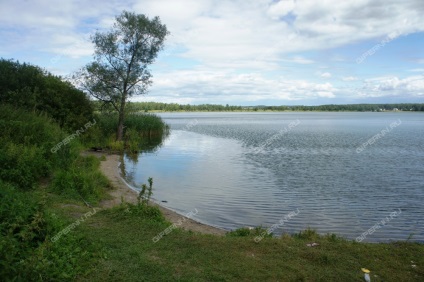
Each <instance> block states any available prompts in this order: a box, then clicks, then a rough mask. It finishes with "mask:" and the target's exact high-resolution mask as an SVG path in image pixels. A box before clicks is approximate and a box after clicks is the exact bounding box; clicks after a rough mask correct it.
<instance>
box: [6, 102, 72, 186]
mask: <svg viewBox="0 0 424 282" xmlns="http://www.w3.org/2000/svg"><path fill="white" fill-rule="evenodd" d="M0 131H1V132H2V135H1V137H0V179H3V180H4V181H8V182H11V183H14V184H15V185H16V186H17V187H19V188H21V189H26V190H28V189H31V188H33V187H35V186H37V184H38V181H39V180H40V179H41V178H43V177H48V176H49V175H50V173H51V170H52V169H53V168H66V167H67V165H68V163H69V161H70V160H71V159H72V158H74V157H75V155H76V154H77V148H76V146H77V143H76V142H73V143H70V144H68V145H66V146H63V147H62V148H61V149H60V150H58V151H57V152H56V153H52V152H51V149H52V148H53V147H54V146H55V145H56V144H57V143H58V142H60V141H61V140H63V138H64V136H65V134H64V133H63V132H62V131H61V130H60V128H59V127H58V126H57V125H55V124H54V123H53V122H52V121H51V120H50V119H49V118H47V117H44V116H38V115H36V114H33V113H28V112H26V111H25V110H22V109H14V108H13V107H11V106H9V105H0Z"/></svg>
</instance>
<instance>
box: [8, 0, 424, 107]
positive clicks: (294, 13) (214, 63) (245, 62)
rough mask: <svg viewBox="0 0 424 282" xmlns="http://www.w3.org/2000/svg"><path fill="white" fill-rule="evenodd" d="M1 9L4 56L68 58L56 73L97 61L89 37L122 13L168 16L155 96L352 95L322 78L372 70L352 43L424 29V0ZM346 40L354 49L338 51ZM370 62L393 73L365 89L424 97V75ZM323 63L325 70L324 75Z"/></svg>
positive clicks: (156, 2)
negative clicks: (359, 62) (357, 61)
mask: <svg viewBox="0 0 424 282" xmlns="http://www.w3.org/2000/svg"><path fill="white" fill-rule="evenodd" d="M1 6H2V8H1V9H0V25H1V26H2V28H0V37H1V38H2V39H3V40H2V44H1V45H0V55H1V56H4V57H7V58H11V57H13V58H16V59H19V60H21V61H22V60H24V61H30V62H32V63H34V62H36V63H38V62H41V66H44V67H46V66H47V65H49V64H50V63H51V60H52V59H55V58H56V59H57V58H59V59H60V60H61V62H63V64H61V65H59V64H57V65H54V66H53V67H54V68H52V70H57V71H58V72H60V74H63V73H65V72H66V71H68V72H71V71H73V70H75V65H76V63H77V62H78V63H80V60H82V59H84V58H86V60H87V61H88V60H89V59H90V57H91V56H90V55H91V54H92V52H93V47H92V46H91V43H90V42H89V40H87V35H89V34H90V33H92V32H93V30H94V29H95V28H100V29H102V28H107V27H110V26H111V24H112V23H113V21H114V16H115V15H117V14H119V13H120V12H121V11H122V10H124V9H125V10H129V11H135V12H137V13H143V14H146V15H148V16H150V17H153V16H156V15H158V16H160V17H161V20H162V22H163V23H165V24H166V25H167V27H168V29H169V30H170V32H171V35H170V37H169V38H168V40H167V42H166V44H167V49H166V50H165V52H168V53H167V55H166V56H162V58H161V59H160V60H158V64H156V65H155V72H154V76H155V85H154V86H153V88H152V91H151V93H152V94H154V95H157V93H160V91H162V90H163V91H164V93H163V94H161V95H162V96H160V97H161V99H165V98H166V97H178V99H180V101H188V100H190V101H200V100H202V99H203V100H205V99H206V100H214V101H215V102H220V101H221V100H222V101H224V100H225V101H228V100H229V99H230V100H233V101H235V103H237V99H239V101H246V100H254V101H260V100H261V99H262V100H267V99H268V100H270V99H277V100H284V99H287V100H297V99H319V98H320V97H321V98H336V97H339V96H343V97H345V96H349V95H351V94H352V93H357V92H358V91H356V90H354V89H345V90H343V89H340V88H337V87H335V86H334V85H332V84H327V83H324V84H323V83H316V82H314V80H315V79H317V77H320V78H322V79H330V78H332V74H333V75H334V74H336V73H337V77H342V78H341V80H343V81H355V80H359V78H358V77H361V80H363V79H364V75H362V73H361V72H364V67H365V66H364V65H361V66H358V65H356V64H355V63H354V61H353V60H354V59H355V57H356V56H359V55H361V54H362V53H363V52H365V51H367V48H365V50H358V49H350V47H351V46H355V47H354V48H359V47H357V46H358V45H356V44H358V43H361V42H364V41H366V40H372V42H371V43H370V46H369V48H371V47H372V46H373V45H374V44H375V43H376V42H380V41H381V40H382V39H394V38H397V40H399V41H400V40H402V39H403V38H405V35H407V34H410V33H414V32H423V31H424V17H422V16H421V14H422V11H423V10H424V1H422V0H404V1H398V0H385V1H383V0H349V1H333V0H321V1H318V2H317V1H315V0H301V1H299V0H297V1H294V0H281V1H274V0H234V1H218V0H127V1H120V0H111V1H106V2H104V1H100V0H93V1H82V0H70V1H64V2H61V3H60V4H59V3H57V2H55V1H52V0H40V1H25V0H16V1H8V2H4V3H2V4H1ZM367 43H368V42H367ZM394 45H396V44H393V45H390V46H391V47H388V48H392V47H393V48H395V46H394ZM341 46H347V49H348V50H349V51H350V53H348V52H337V53H336V52H334V53H335V54H334V53H332V52H333V51H334V50H335V48H342V47H341ZM388 46H389V45H388ZM360 48H363V44H362V45H361V47H360ZM171 51H172V52H171ZM326 52H328V53H326ZM353 52H356V54H353ZM398 53H400V52H398ZM323 54H324V55H323ZM322 55H323V56H322ZM408 55H410V57H411V58H415V59H414V60H413V61H412V60H409V61H408V62H409V63H410V64H411V65H410V66H407V68H408V69H411V70H413V69H414V70H415V72H419V70H421V68H420V65H414V64H418V63H420V64H422V63H424V60H423V59H422V56H421V53H418V54H408ZM350 57H352V58H350ZM376 57H377V56H376ZM399 58H400V57H399ZM399 58H397V59H398V60H400V59H399ZM390 59H392V58H390ZM394 59H396V58H394ZM43 60H44V61H43ZM71 60H72V62H73V63H69V65H65V62H68V61H71ZM349 62H350V63H351V65H348V64H349ZM43 64H44V65H43ZM309 65H311V66H314V68H308V67H309ZM335 65H338V66H340V65H343V66H342V69H341V68H338V67H337V68H336V67H335ZM67 67H68V69H66V68H67ZM324 67H325V68H327V69H326V70H328V71H327V72H325V71H326V70H324V69H323V68H324ZM368 67H371V62H370V63H369V64H367V69H366V73H373V74H375V73H377V74H376V76H378V75H381V76H384V77H383V78H381V79H380V80H375V79H373V80H366V82H364V85H363V88H362V89H361V91H360V93H362V94H360V95H364V96H367V95H380V96H382V97H383V96H386V95H400V94H399V93H401V92H402V91H403V94H402V95H410V96H411V97H422V88H421V86H422V84H421V83H422V80H421V81H420V80H417V81H414V80H410V78H403V79H402V78H400V77H404V73H403V75H402V73H394V74H393V77H386V76H385V75H386V74H387V73H385V70H384V69H374V68H373V69H368ZM317 68H318V69H322V71H323V72H318V73H315V70H316V69H317ZM354 68H357V69H354ZM330 70H331V73H330V72H329V71H330ZM339 71H340V72H339ZM399 72H400V71H399ZM405 72H406V71H405ZM259 73H260V75H259ZM350 74H355V76H352V75H350ZM314 75H315V76H314ZM343 75H345V76H343ZM283 77H284V79H283ZM176 78H178V79H176ZM333 82H334V83H337V82H335V81H333ZM339 83H340V80H339ZM358 83H359V82H358ZM356 84H357V83H355V85H356ZM345 85H347V83H345ZM343 87H346V86H343ZM159 90H160V91H159ZM172 95H179V96H172ZM352 95H353V94H352ZM156 97H159V95H158V96H156Z"/></svg>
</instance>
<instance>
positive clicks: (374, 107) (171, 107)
mask: <svg viewBox="0 0 424 282" xmlns="http://www.w3.org/2000/svg"><path fill="white" fill-rule="evenodd" d="M94 107H95V108H96V109H100V107H101V103H99V102H96V103H95V104H94ZM393 109H398V110H400V111H424V104H422V103H421V104H419V103H401V104H350V105H321V106H301V105H298V106H230V105H225V106H224V105H213V104H201V105H188V104H187V105H180V104H176V103H158V102H134V103H131V111H132V112H149V111H164V112H184V111H185V112H234V111H236V112H240V111H248V112H250V111H254V112H257V111H336V112H337V111H355V112H356V111H358V112H379V111H392V110H393Z"/></svg>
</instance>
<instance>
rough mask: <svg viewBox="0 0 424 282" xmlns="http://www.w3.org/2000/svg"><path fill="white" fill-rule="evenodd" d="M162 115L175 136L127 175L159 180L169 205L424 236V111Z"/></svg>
mask: <svg viewBox="0 0 424 282" xmlns="http://www.w3.org/2000/svg"><path fill="white" fill-rule="evenodd" d="M160 115H161V116H162V118H163V119H164V120H165V121H166V122H167V123H168V124H169V125H170V127H171V134H170V136H169V138H168V139H167V140H165V142H164V143H163V146H162V147H160V148H158V149H157V150H156V151H154V152H150V153H142V154H140V155H139V157H138V160H134V159H130V158H128V157H125V158H124V165H125V177H126V179H127V181H128V182H129V183H131V184H132V185H133V186H134V187H140V185H141V184H142V183H147V179H148V177H153V179H154V185H153V186H154V195H153V198H154V199H155V200H156V201H157V202H162V201H166V203H161V204H162V205H164V206H166V207H168V208H170V209H173V210H175V211H177V212H179V213H181V214H187V213H188V212H190V211H194V210H195V209H197V211H198V213H197V214H196V216H195V217H194V219H196V220H198V221H200V222H203V223H206V224H210V225H214V226H218V227H221V228H224V229H227V230H233V229H236V228H240V227H245V226H263V227H265V228H269V227H271V226H273V227H272V229H273V233H274V234H275V235H279V234H282V233H295V232H299V231H301V230H304V229H306V228H308V227H310V228H313V229H316V230H317V231H318V232H319V233H322V234H325V233H335V234H338V235H340V236H343V237H346V238H349V239H355V238H359V237H360V236H361V235H362V234H364V232H367V231H369V232H368V233H369V234H364V235H363V237H362V238H360V239H359V240H361V239H364V241H368V242H382V241H389V240H406V239H408V238H410V240H412V241H419V242H424V114H422V113H412V112H411V113H406V112H390V113H387V112H386V113H316V112H313V113H304V112H301V113H299V112H295V113H292V112H290V113H286V112H284V113H164V114H160ZM367 142H368V143H367ZM290 213H291V215H292V216H288V215H289V214H290ZM370 229H371V230H370Z"/></svg>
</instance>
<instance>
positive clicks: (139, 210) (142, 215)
mask: <svg viewBox="0 0 424 282" xmlns="http://www.w3.org/2000/svg"><path fill="white" fill-rule="evenodd" d="M110 213H111V214H112V216H113V217H116V218H125V217H133V218H138V219H146V220H151V221H154V222H160V223H165V222H166V220H165V217H164V216H163V214H162V212H161V211H160V209H159V208H158V207H156V206H150V205H143V204H136V205H134V204H131V203H122V204H121V205H120V206H117V207H114V208H112V209H111V210H110Z"/></svg>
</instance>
